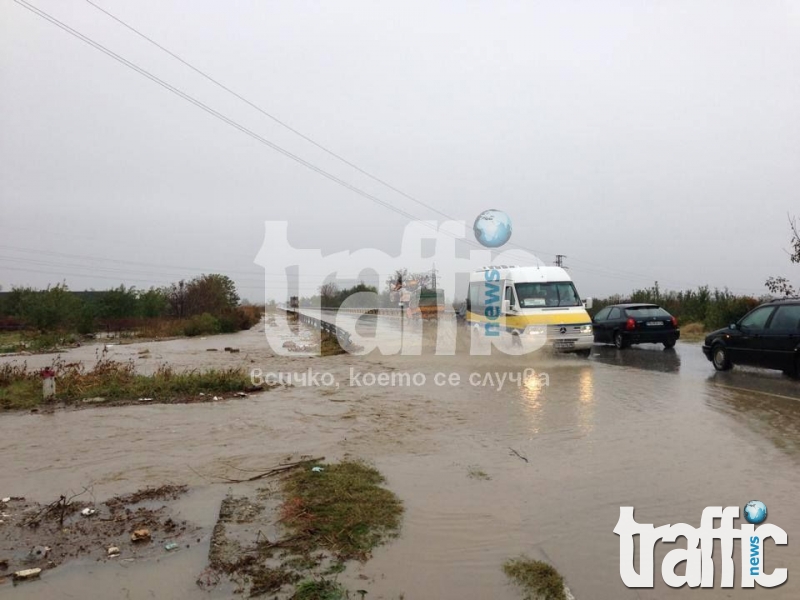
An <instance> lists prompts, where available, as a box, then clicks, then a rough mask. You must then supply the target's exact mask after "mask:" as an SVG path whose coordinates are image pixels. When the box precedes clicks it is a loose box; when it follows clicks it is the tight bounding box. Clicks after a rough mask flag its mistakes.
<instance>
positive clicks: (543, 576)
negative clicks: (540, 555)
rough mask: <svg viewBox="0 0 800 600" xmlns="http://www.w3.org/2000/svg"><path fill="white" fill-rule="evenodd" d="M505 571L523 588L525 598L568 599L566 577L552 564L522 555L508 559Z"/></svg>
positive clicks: (532, 599) (543, 599) (528, 599)
mask: <svg viewBox="0 0 800 600" xmlns="http://www.w3.org/2000/svg"><path fill="white" fill-rule="evenodd" d="M503 572H504V573H505V574H506V575H507V576H508V577H509V578H511V579H512V580H513V581H514V583H516V584H517V585H518V586H520V587H521V588H522V589H523V591H524V593H525V596H524V598H525V600H567V594H566V592H565V591H564V589H565V587H564V578H563V577H562V576H561V574H560V573H559V572H558V571H556V569H555V568H554V567H553V566H552V565H548V564H547V563H545V562H542V561H540V560H532V559H530V558H528V557H526V556H520V557H519V558H515V559H512V560H508V561H506V563H505V564H504V565H503Z"/></svg>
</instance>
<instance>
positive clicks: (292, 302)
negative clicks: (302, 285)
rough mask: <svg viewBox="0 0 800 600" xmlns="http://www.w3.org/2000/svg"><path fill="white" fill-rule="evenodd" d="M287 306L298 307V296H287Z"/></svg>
mask: <svg viewBox="0 0 800 600" xmlns="http://www.w3.org/2000/svg"><path fill="white" fill-rule="evenodd" d="M289 308H300V298H298V297H297V296H292V297H291V298H289Z"/></svg>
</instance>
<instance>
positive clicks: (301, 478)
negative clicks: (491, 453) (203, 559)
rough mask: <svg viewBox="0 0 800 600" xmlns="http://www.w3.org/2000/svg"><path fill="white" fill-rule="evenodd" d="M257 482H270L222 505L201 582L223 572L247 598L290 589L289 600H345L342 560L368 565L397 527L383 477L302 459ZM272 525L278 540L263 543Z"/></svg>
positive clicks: (396, 511)
mask: <svg viewBox="0 0 800 600" xmlns="http://www.w3.org/2000/svg"><path fill="white" fill-rule="evenodd" d="M257 477H258V478H266V477H274V479H273V480H272V481H271V482H270V484H269V485H268V487H266V488H263V489H261V490H260V492H259V495H258V496H257V498H253V497H248V496H240V497H234V496H228V497H226V498H225V500H223V502H222V506H221V507H220V514H219V520H218V521H217V524H216V526H215V527H214V532H213V535H212V540H211V546H210V549H209V568H208V570H207V572H209V571H210V573H209V576H207V577H206V579H207V580H209V581H211V580H214V581H216V580H218V579H219V577H218V576H217V575H219V574H225V575H227V576H228V577H230V579H231V580H232V581H233V582H235V583H237V584H238V586H239V587H238V588H237V590H238V593H242V594H245V593H246V595H249V596H250V597H254V596H263V595H270V597H273V596H274V595H275V594H278V593H280V592H282V591H283V592H287V588H288V589H291V587H292V586H294V589H293V590H292V592H291V595H290V596H289V597H291V598H292V599H295V600H344V599H345V598H350V597H351V595H350V594H349V592H348V591H347V590H346V589H345V588H344V586H342V585H341V584H340V583H339V582H338V581H337V577H338V574H339V573H342V572H343V571H344V570H345V569H346V563H347V561H350V560H358V561H362V562H363V561H366V560H367V559H368V558H369V557H370V555H371V552H372V550H373V549H374V548H375V547H376V546H378V545H379V544H382V543H384V542H385V541H387V540H389V539H391V538H393V537H395V536H396V535H397V533H398V530H399V527H400V518H401V516H402V513H403V505H402V503H401V501H400V499H399V498H398V497H397V496H396V495H395V494H394V493H393V492H391V491H390V490H388V489H386V488H385V487H383V484H384V483H385V480H384V478H383V476H382V475H381V474H380V473H379V472H378V471H377V470H375V469H374V468H373V467H371V466H369V465H366V464H364V463H362V462H355V461H344V462H340V463H333V464H328V463H323V462H321V459H307V460H301V461H298V462H295V463H287V464H283V465H279V466H277V467H274V468H273V469H271V470H269V471H266V472H264V473H262V474H260V475H258V476H257ZM272 498H276V499H278V503H276V504H275V505H273V506H274V507H275V511H274V512H273V511H271V510H267V506H266V505H265V504H264V501H268V500H270V499H272ZM275 525H278V529H277V530H276V537H272V539H268V538H267V536H265V535H264V534H263V533H262V531H266V530H269V529H270V528H271V527H274V526H275ZM256 531H258V534H257V535H255V539H253V536H254V534H255V532H256ZM212 574H216V575H212ZM362 591H363V590H357V591H356V593H357V594H359V593H360V592H362ZM364 593H365V592H364ZM280 597H286V596H280ZM362 597H363V594H362Z"/></svg>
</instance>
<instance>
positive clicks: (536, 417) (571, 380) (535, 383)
mask: <svg viewBox="0 0 800 600" xmlns="http://www.w3.org/2000/svg"><path fill="white" fill-rule="evenodd" d="M553 385H557V386H558V387H559V390H558V392H557V393H554V394H551V395H550V398H549V399H548V393H547V390H548V388H549V387H550V376H549V375H548V374H545V373H532V374H530V375H528V376H527V377H525V379H524V381H523V385H522V387H521V388H520V389H521V392H522V400H523V406H524V408H525V412H526V414H527V416H528V421H529V423H530V431H531V433H534V434H538V433H539V432H540V430H541V428H542V427H543V426H544V427H545V430H546V431H552V430H560V431H562V432H563V431H580V432H581V433H583V434H586V433H589V432H590V431H591V430H592V429H593V427H594V369H593V368H592V367H591V366H589V365H585V366H583V367H581V368H579V369H572V368H570V369H559V370H558V371H557V372H556V373H555V374H554V379H553ZM573 388H574V389H573Z"/></svg>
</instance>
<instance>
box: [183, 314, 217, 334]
mask: <svg viewBox="0 0 800 600" xmlns="http://www.w3.org/2000/svg"><path fill="white" fill-rule="evenodd" d="M219 332H220V323H219V321H218V320H217V319H215V318H214V317H213V316H212V315H210V314H208V313H203V314H202V315H195V316H193V317H192V318H191V319H189V321H188V322H187V323H186V326H185V327H184V330H183V333H184V335H187V336H189V337H193V336H197V335H211V334H214V333H219Z"/></svg>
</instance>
